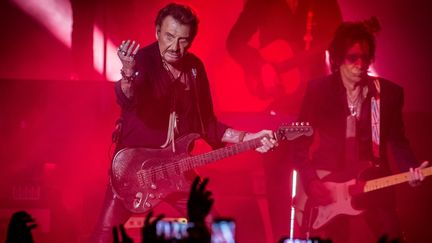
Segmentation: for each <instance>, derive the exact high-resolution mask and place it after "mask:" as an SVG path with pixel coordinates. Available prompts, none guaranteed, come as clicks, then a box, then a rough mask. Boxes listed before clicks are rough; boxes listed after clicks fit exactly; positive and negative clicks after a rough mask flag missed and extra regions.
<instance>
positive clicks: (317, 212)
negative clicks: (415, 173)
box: [295, 166, 432, 230]
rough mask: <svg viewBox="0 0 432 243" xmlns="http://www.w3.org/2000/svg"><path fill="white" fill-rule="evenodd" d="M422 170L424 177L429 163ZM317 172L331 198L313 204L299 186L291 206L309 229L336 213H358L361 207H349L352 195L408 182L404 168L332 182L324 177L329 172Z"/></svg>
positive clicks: (360, 211)
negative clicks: (325, 202)
mask: <svg viewBox="0 0 432 243" xmlns="http://www.w3.org/2000/svg"><path fill="white" fill-rule="evenodd" d="M422 173H423V175H424V176H425V177H426V176H430V175H432V166H430V167H427V168H424V169H422ZM317 174H318V177H321V176H324V178H323V180H324V181H325V182H323V184H324V186H325V187H326V188H327V189H329V190H330V192H331V197H332V199H333V202H332V203H330V204H328V205H314V203H313V202H309V201H308V200H309V199H308V197H307V196H306V194H305V193H304V191H303V190H299V192H298V194H297V195H296V200H295V207H296V208H297V209H299V213H300V216H298V217H297V219H298V220H299V221H300V224H301V225H302V226H303V227H307V228H312V229H313V230H317V229H320V228H321V227H323V226H324V225H326V224H327V223H328V222H330V221H331V220H332V219H333V218H335V217H336V216H338V215H342V214H345V215H358V214H360V213H362V212H363V210H358V209H355V208H354V207H353V205H352V199H353V197H356V196H358V195H360V194H364V193H368V192H372V191H377V190H380V189H384V188H388V187H390V186H394V185H398V184H401V183H404V182H408V181H409V179H410V177H409V172H404V173H399V174H395V175H391V176H385V177H380V178H376V179H372V180H366V181H360V180H357V179H351V180H348V181H345V182H334V180H333V181H331V180H330V181H327V179H326V177H328V176H332V175H330V173H329V172H327V171H317ZM305 224H306V225H305Z"/></svg>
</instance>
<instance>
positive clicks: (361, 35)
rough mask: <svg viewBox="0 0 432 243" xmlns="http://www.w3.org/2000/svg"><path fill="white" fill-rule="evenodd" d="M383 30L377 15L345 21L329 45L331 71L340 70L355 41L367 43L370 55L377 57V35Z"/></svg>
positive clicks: (372, 57) (373, 57)
mask: <svg viewBox="0 0 432 243" xmlns="http://www.w3.org/2000/svg"><path fill="white" fill-rule="evenodd" d="M380 30H381V26H380V24H379V21H378V19H377V18H376V17H371V18H370V19H368V20H364V21H357V22H344V23H342V24H341V25H340V26H339V27H338V28H337V30H336V32H335V34H334V37H333V40H332V41H331V43H330V46H329V49H328V51H329V57H330V66H331V71H332V72H333V73H334V72H336V71H338V70H339V67H340V65H341V64H342V63H343V61H344V59H345V55H346V54H347V52H348V49H349V48H351V47H352V46H353V45H354V44H355V43H365V44H367V45H368V47H369V57H370V60H371V61H373V60H374V59H375V49H376V43H375V35H376V34H377V33H378V32H379V31H380Z"/></svg>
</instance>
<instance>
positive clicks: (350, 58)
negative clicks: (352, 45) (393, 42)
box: [345, 54, 371, 63]
mask: <svg viewBox="0 0 432 243" xmlns="http://www.w3.org/2000/svg"><path fill="white" fill-rule="evenodd" d="M359 59H361V60H362V62H365V63H370V62H371V58H370V56H369V55H366V54H348V55H346V56H345V60H347V61H349V62H351V63H354V62H357V60H359Z"/></svg>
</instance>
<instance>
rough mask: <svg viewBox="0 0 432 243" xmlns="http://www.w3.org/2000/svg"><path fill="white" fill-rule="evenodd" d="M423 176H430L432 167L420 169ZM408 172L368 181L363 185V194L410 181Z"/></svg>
mask: <svg viewBox="0 0 432 243" xmlns="http://www.w3.org/2000/svg"><path fill="white" fill-rule="evenodd" d="M422 172H423V175H424V176H425V177H426V176H430V175H432V166H431V167H427V168H424V169H422ZM409 174H410V173H409V172H404V173H400V174H396V175H391V176H386V177H382V178H378V179H374V180H369V181H367V182H366V183H365V185H364V189H363V192H370V191H375V190H378V189H383V188H386V187H389V186H394V185H397V184H401V183H404V182H407V181H409V180H410V177H409Z"/></svg>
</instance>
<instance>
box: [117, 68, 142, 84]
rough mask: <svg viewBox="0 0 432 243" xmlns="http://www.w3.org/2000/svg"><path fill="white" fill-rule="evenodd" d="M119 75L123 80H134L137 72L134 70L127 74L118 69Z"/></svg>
mask: <svg viewBox="0 0 432 243" xmlns="http://www.w3.org/2000/svg"><path fill="white" fill-rule="evenodd" d="M120 73H121V76H122V78H123V79H124V80H127V81H128V82H133V81H135V79H136V77H137V76H138V72H134V73H133V74H132V75H131V76H127V75H126V73H125V71H124V70H123V69H120Z"/></svg>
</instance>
